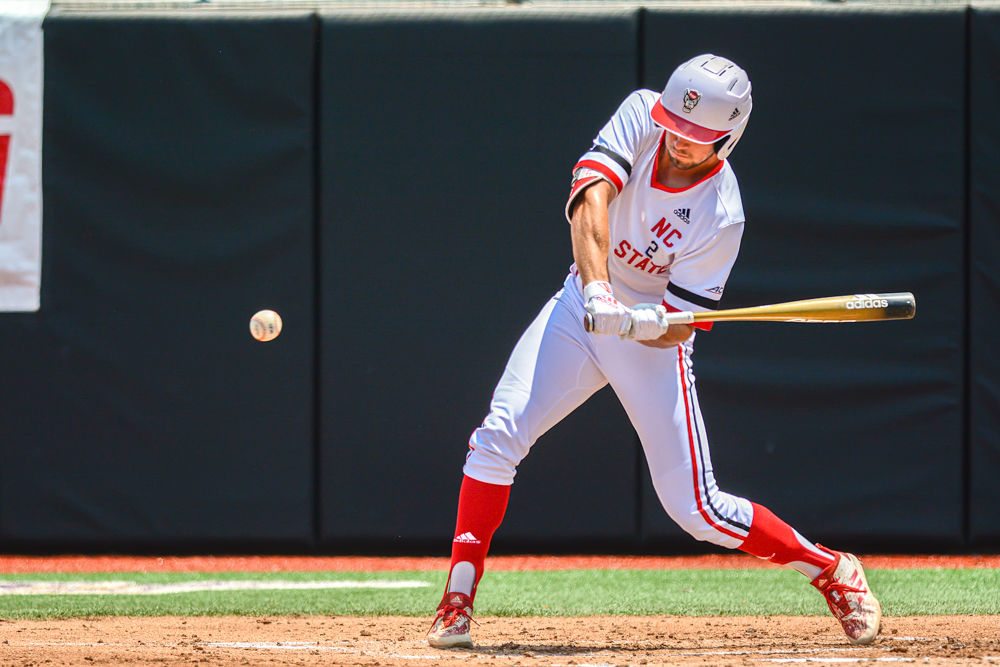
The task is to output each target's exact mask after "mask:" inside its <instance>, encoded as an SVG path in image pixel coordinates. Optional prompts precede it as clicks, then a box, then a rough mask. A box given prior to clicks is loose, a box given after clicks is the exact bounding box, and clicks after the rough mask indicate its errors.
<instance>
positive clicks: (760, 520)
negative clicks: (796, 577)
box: [740, 503, 835, 570]
mask: <svg viewBox="0 0 1000 667" xmlns="http://www.w3.org/2000/svg"><path fill="white" fill-rule="evenodd" d="M750 504H751V505H753V523H752V524H751V525H750V534H749V535H748V536H747V539H746V540H744V541H743V544H741V545H740V550H741V551H745V552H747V553H748V554H750V555H752V556H756V557H757V558H763V559H765V560H769V561H771V562H772V563H775V564H777V565H787V564H788V563H796V562H798V563H807V564H808V565H814V566H816V567H818V568H820V569H821V570H822V569H823V568H825V567H826V566H827V565H830V564H831V563H833V561H834V559H835V557H834V556H833V555H831V554H829V553H827V552H826V551H825V550H823V549H822V548H821V547H816V546H815V545H813V544H811V543H809V542H808V541H806V539H805V538H803V537H802V536H801V535H799V534H798V533H796V532H795V530H793V529H792V527H791V526H789V525H788V524H787V523H785V522H784V521H782V520H781V519H779V518H778V517H776V516H775V515H774V513H773V512H772V511H771V510H769V509H767V508H766V507H764V506H763V505H758V504H757V503H750Z"/></svg>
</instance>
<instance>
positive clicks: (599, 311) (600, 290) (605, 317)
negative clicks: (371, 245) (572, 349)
mask: <svg viewBox="0 0 1000 667" xmlns="http://www.w3.org/2000/svg"><path fill="white" fill-rule="evenodd" d="M583 299H584V301H585V302H586V304H587V305H586V306H585V308H586V309H587V312H588V313H590V315H591V317H592V318H593V320H594V328H593V331H592V333H598V334H611V335H618V336H623V335H625V334H627V333H628V332H629V330H630V329H631V328H632V311H630V310H629V309H628V308H626V307H625V306H623V305H622V304H620V303H618V299H616V298H615V295H614V294H613V293H612V291H611V285H610V284H609V283H606V282H604V281H603V280H595V281H594V282H592V283H587V285H586V287H584V288H583Z"/></svg>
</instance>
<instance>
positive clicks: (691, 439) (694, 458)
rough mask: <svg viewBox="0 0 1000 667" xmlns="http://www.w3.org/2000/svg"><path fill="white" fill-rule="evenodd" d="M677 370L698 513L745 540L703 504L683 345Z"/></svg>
mask: <svg viewBox="0 0 1000 667" xmlns="http://www.w3.org/2000/svg"><path fill="white" fill-rule="evenodd" d="M677 368H678V370H677V372H678V373H679V374H680V380H681V393H682V394H683V395H684V416H685V417H686V418H687V432H688V450H689V452H690V455H691V473H692V476H693V477H692V479H693V481H694V498H695V502H696V503H697V505H698V513H699V514H701V516H702V518H703V519H705V522H706V523H707V524H708V525H710V526H711V527H712V528H715V529H716V530H717V531H719V532H720V533H722V534H723V535H728V536H730V537H735V538H736V539H738V540H742V539H744V538H743V536H742V535H740V534H739V533H734V532H733V531H731V530H729V529H728V528H726V527H725V526H723V525H721V524H718V523H716V522H715V521H714V520H713V519H712V517H711V516H710V515H709V513H708V511H707V510H706V509H705V506H704V505H703V504H702V502H701V483H700V482H699V481H698V453H697V452H696V451H695V443H694V424H693V421H694V419H693V417H692V413H691V403H690V399H689V398H688V387H687V383H686V382H685V377H686V376H687V373H686V369H685V367H684V347H683V346H682V345H678V346H677ZM705 493H706V494H707V493H708V489H705ZM706 502H707V499H706Z"/></svg>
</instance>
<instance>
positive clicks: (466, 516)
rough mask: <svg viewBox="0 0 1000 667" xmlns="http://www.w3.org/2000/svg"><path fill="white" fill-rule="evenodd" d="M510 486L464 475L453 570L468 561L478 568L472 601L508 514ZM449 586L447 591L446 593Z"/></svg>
mask: <svg viewBox="0 0 1000 667" xmlns="http://www.w3.org/2000/svg"><path fill="white" fill-rule="evenodd" d="M509 498H510V486H505V485H500V484H487V483H486V482H480V481H479V480H476V479H472V478H471V477H469V476H467V475H466V476H465V478H464V479H463V480H462V490H461V492H460V493H459V496H458V520H457V521H456V522H455V539H454V540H453V541H452V543H451V566H450V567H449V569H448V573H449V579H450V577H451V568H454V567H455V565H456V564H457V563H461V562H463V561H468V562H469V563H472V565H473V567H475V568H476V582H475V584H474V585H473V586H472V593H471V595H470V597H471V598H473V599H475V597H476V588H478V586H479V580H480V579H482V578H483V566H484V563H485V562H486V553H487V552H488V551H489V550H490V540H492V539H493V533H495V532H496V530H497V528H499V527H500V523H501V522H502V521H503V515H504V513H505V512H506V511H507V501H508V499H509ZM447 589H448V588H447V585H446V586H445V590H446V591H447Z"/></svg>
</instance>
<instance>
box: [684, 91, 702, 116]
mask: <svg viewBox="0 0 1000 667" xmlns="http://www.w3.org/2000/svg"><path fill="white" fill-rule="evenodd" d="M700 101H701V93H699V92H698V91H697V90H691V89H690V88H688V89H687V90H685V91H684V113H691V111H693V110H694V108H695V107H696V106H698V102H700Z"/></svg>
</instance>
